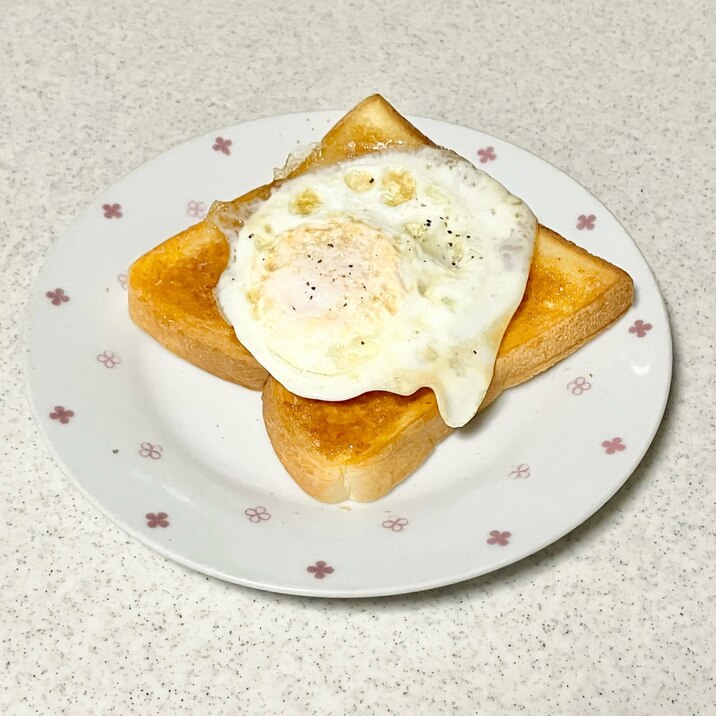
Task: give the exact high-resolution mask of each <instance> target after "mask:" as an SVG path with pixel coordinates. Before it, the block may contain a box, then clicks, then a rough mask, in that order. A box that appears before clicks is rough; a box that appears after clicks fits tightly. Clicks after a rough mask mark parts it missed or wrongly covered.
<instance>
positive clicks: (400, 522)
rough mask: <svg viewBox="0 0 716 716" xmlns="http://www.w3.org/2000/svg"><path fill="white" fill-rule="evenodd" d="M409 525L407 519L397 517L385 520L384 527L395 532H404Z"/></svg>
mask: <svg viewBox="0 0 716 716" xmlns="http://www.w3.org/2000/svg"><path fill="white" fill-rule="evenodd" d="M407 524H408V520H407V518H405V517H395V518H393V519H391V520H384V522H383V527H385V529H387V530H392V531H393V532H402V531H403V528H404V527H405V526H406V525H407Z"/></svg>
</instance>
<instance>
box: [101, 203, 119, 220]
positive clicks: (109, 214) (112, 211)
mask: <svg viewBox="0 0 716 716" xmlns="http://www.w3.org/2000/svg"><path fill="white" fill-rule="evenodd" d="M102 209H103V210H104V216H105V219H113V218H117V219H121V218H122V205H121V204H102Z"/></svg>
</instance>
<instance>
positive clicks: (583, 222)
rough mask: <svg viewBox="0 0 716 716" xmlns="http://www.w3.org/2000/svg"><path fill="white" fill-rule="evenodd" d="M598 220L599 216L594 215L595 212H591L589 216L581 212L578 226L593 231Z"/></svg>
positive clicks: (580, 228)
mask: <svg viewBox="0 0 716 716" xmlns="http://www.w3.org/2000/svg"><path fill="white" fill-rule="evenodd" d="M596 220H597V217H596V216H594V214H589V216H585V215H584V214H580V215H579V216H578V217H577V228H578V229H579V230H580V231H582V230H584V229H586V230H587V231H591V230H592V229H593V228H594V222H595V221H596Z"/></svg>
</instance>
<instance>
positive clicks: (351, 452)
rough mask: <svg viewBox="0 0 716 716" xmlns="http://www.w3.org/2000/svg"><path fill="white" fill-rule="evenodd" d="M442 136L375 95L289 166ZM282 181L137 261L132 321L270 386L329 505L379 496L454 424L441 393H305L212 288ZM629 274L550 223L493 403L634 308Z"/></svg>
mask: <svg viewBox="0 0 716 716" xmlns="http://www.w3.org/2000/svg"><path fill="white" fill-rule="evenodd" d="M426 144H427V145H432V142H431V141H430V140H429V139H428V138H427V137H425V136H424V135H423V134H421V133H420V132H419V131H418V130H417V129H416V128H415V127H413V126H412V125H411V124H410V123H409V122H408V121H407V120H406V119H404V118H403V117H402V116H401V115H400V114H398V112H396V111H395V109H393V107H391V106H390V104H388V103H387V102H386V101H385V100H384V99H383V98H382V97H380V96H379V95H373V96H372V97H369V98H367V99H366V100H364V101H363V102H361V103H360V104H359V105H357V106H356V107H355V108H354V109H353V110H351V111H350V112H349V113H348V114H347V115H346V116H345V117H344V118H343V119H342V120H340V121H339V122H338V124H336V126H335V127H333V129H331V130H330V131H329V132H328V134H327V135H326V136H325V137H324V139H323V140H322V141H321V143H320V144H319V145H318V146H317V147H316V148H315V149H314V150H313V151H312V152H311V154H309V155H308V157H307V158H306V159H305V160H304V161H303V162H302V163H300V164H299V166H298V167H297V168H296V169H295V170H294V171H293V172H292V173H291V174H290V175H289V176H295V175H298V174H301V173H303V172H305V171H308V170H310V169H312V168H314V167H318V166H322V165H327V164H331V163H335V162H338V161H341V160H344V159H347V158H351V157H354V156H358V155H360V154H365V153H367V152H373V151H381V150H383V149H387V148H400V147H402V148H405V149H410V148H418V147H421V146H425V145H426ZM275 184H276V182H272V183H271V184H267V185H264V186H262V187H258V188H257V189H255V190H253V191H252V192H249V193H248V194H245V195H244V196H242V197H239V198H238V199H235V200H234V201H232V202H228V203H217V204H216V205H215V206H214V207H213V208H212V211H211V212H210V214H209V218H208V219H207V220H205V221H203V222H201V223H200V224H197V225H196V226H194V227H191V228H190V229H187V230H186V231H184V232H182V233H181V234H178V235H177V236H175V237H173V238H172V239H169V240H168V241H166V242H165V243H164V244H162V245H160V246H158V247H157V248H155V249H153V250H152V251H150V252H148V253H147V254H145V255H144V256H143V257H141V258H140V259H138V260H137V261H136V262H135V264H134V265H133V266H132V267H131V270H130V275H129V293H130V296H129V300H130V304H129V305H130V313H131V315H132V317H133V319H134V320H135V321H136V322H137V323H138V325H140V326H141V327H142V328H144V329H145V330H146V331H147V332H148V333H150V334H151V335H152V336H154V337H155V338H156V339H157V340H158V341H159V342H161V343H162V344H163V345H165V346H166V347H167V348H169V349H170V350H172V351H173V352H175V353H177V354H178V355H180V356H182V357H184V358H186V359H187V360H189V361H191V362H192V363H194V364H195V365H198V366H200V367H201V368H204V369H205V370H207V371H209V372H211V373H214V374H215V375H218V376H220V377H222V378H226V379H227V380H231V381H234V382H236V383H241V384H242V385H246V386H248V387H252V388H261V387H262V386H264V391H263V415H264V421H265V424H266V429H267V431H268V434H269V438H270V439H271V442H272V444H273V446H274V449H275V450H276V454H277V455H278V457H279V458H280V460H281V461H282V463H283V464H284V466H285V467H286V469H287V470H288V472H289V473H290V474H291V476H292V477H293V478H294V480H296V482H297V483H298V484H299V485H300V486H301V487H302V488H303V489H304V490H306V491H307V492H308V493H309V494H311V495H313V496H314V497H316V498H317V499H319V500H323V501H326V502H337V501H340V500H344V499H348V498H352V499H355V500H360V501H369V500H375V499H377V498H379V497H381V496H382V495H384V494H385V493H386V492H388V491H389V490H390V489H391V488H392V487H394V486H395V485H396V484H397V483H398V482H400V481H401V480H402V479H404V478H405V477H407V475H409V474H410V473H411V472H412V471H413V470H415V469H416V468H417V467H418V466H419V465H420V464H421V463H422V462H423V461H424V460H425V458H426V457H427V456H428V455H429V453H430V452H431V451H432V449H433V447H434V445H435V444H436V443H437V442H439V441H440V440H442V439H443V438H445V437H446V436H447V435H448V434H449V433H450V432H451V429H450V428H448V427H447V426H446V425H445V423H444V422H443V421H442V419H441V418H440V415H439V413H438V411H437V405H436V402H435V398H434V395H433V393H432V391H430V390H429V389H427V388H425V389H422V390H419V391H418V392H417V393H415V394H414V395H412V396H407V397H403V396H398V395H393V394H390V393H381V392H374V393H367V394H365V395H362V396H359V397H357V398H353V399H351V400H346V401H342V402H325V401H316V400H309V399H306V398H300V397H298V396H296V395H293V394H292V393H290V392H289V391H287V390H285V389H284V388H283V387H282V386H281V385H280V384H279V383H278V382H277V381H275V380H273V379H272V378H269V379H268V380H267V379H266V378H267V374H266V371H265V370H264V369H263V368H262V367H261V366H259V365H258V363H257V362H256V361H255V360H254V359H253V357H252V356H250V354H249V353H248V351H246V349H245V348H244V347H243V346H242V345H241V344H240V343H239V341H238V340H237V339H236V336H235V334H234V332H233V329H232V328H231V327H230V326H229V325H228V324H226V323H225V321H224V320H223V318H222V317H221V315H220V313H219V310H218V308H217V306H216V302H215V300H214V294H213V289H214V286H215V285H216V283H217V281H218V278H219V276H220V274H221V272H222V271H223V269H224V268H225V266H226V263H227V260H228V247H227V244H226V241H225V239H224V236H223V233H222V232H221V231H220V230H219V228H216V227H217V226H222V225H223V222H225V221H233V222H237V221H239V219H237V217H240V216H241V215H242V211H244V212H245V211H246V208H247V207H249V206H250V203H251V202H252V201H253V200H254V199H256V198H265V197H266V196H268V195H269V193H270V191H271V188H272V186H274V185H275ZM632 299H633V285H632V282H631V279H630V278H629V276H628V275H627V274H626V273H624V272H623V271H621V269H618V268H616V267H615V266H612V265H611V264H609V263H608V262H606V261H603V260H602V259H599V258H597V257H594V256H591V255H590V254H588V253H587V252H586V251H584V250H583V249H580V248H579V247H577V246H575V245H574V244H572V243H571V242H569V241H567V240H566V239H564V238H562V237H561V236H559V235H558V234H556V233H554V232H553V231H551V230H549V229H547V228H545V227H543V226H540V227H539V230H538V234H537V237H536V242H535V252H534V256H533V259H532V265H531V269H530V275H529V279H528V282H527V287H526V290H525V294H524V298H523V300H522V303H521V304H520V306H519V308H518V309H517V312H516V313H515V315H514V316H513V318H512V320H511V322H510V323H509V325H508V327H507V329H506V332H505V334H504V336H503V340H502V343H501V347H500V351H499V353H498V358H497V362H496V364H495V372H494V375H493V380H492V383H491V385H490V389H489V391H488V393H487V395H486V396H485V400H484V401H483V404H482V406H481V407H482V408H484V407H485V406H486V405H488V404H489V403H490V402H492V401H493V400H494V399H495V398H496V397H497V396H498V395H499V394H500V393H501V392H502V390H504V389H506V388H509V387H511V386H514V385H517V384H519V383H521V382H523V381H525V380H527V379H529V378H530V377H532V376H533V375H535V374H537V373H539V372H541V371H543V370H546V369H547V368H549V367H550V366H551V365H554V363H556V362H557V361H558V360H560V359H561V358H563V357H565V356H566V355H569V354H570V353H571V352H573V351H575V350H577V349H578V348H579V347H580V346H581V345H583V344H584V343H586V342H587V341H588V340H590V339H591V338H592V337H594V336H595V335H596V334H598V333H599V332H601V331H602V330H604V329H605V328H606V327H608V326H609V325H610V324H611V323H612V322H613V321H614V320H616V318H618V317H619V316H620V315H621V314H622V313H623V312H624V311H626V309H627V308H628V307H629V305H631V302H632Z"/></svg>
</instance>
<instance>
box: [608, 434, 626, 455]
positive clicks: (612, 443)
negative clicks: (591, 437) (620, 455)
mask: <svg viewBox="0 0 716 716" xmlns="http://www.w3.org/2000/svg"><path fill="white" fill-rule="evenodd" d="M602 447H603V448H604V452H605V453H606V454H607V455H613V454H614V453H615V452H621V451H622V450H625V449H626V445H625V444H624V443H623V442H622V439H621V438H612V439H611V440H605V441H604V442H603V443H602Z"/></svg>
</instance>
